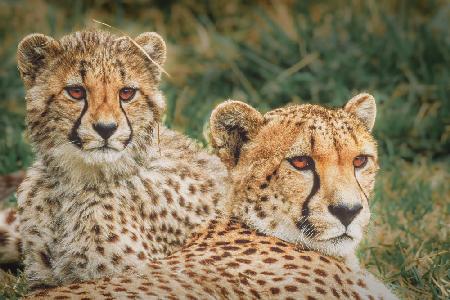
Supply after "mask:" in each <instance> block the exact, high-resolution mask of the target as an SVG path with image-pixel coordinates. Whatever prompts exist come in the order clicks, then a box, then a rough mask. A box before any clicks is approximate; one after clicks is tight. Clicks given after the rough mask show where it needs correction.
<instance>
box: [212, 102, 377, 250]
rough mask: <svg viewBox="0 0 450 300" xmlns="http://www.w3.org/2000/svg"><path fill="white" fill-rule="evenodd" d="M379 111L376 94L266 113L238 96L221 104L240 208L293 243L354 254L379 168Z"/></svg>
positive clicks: (218, 129)
mask: <svg viewBox="0 0 450 300" xmlns="http://www.w3.org/2000/svg"><path fill="white" fill-rule="evenodd" d="M375 114H376V106H375V100H374V98H373V97H372V96H371V95H368V94H360V95H358V96H356V97H354V98H352V99H351V100H350V101H348V103H347V104H346V105H345V107H344V108H342V109H327V108H324V107H321V106H318V105H309V104H306V105H293V106H288V107H285V108H279V109H275V110H273V111H270V112H268V113H266V114H265V115H262V114H260V113H259V112H258V111H256V110H255V109H254V108H252V107H250V106H249V105H247V104H245V103H242V102H238V101H228V102H225V103H223V104H221V105H219V106H218V107H217V108H216V109H215V110H214V112H213V113H212V115H211V122H210V126H211V136H212V143H213V146H214V147H215V149H216V150H217V153H218V155H219V156H220V157H221V159H222V160H223V161H224V162H225V163H226V165H227V166H228V168H229V170H230V174H231V177H232V184H233V190H232V193H231V195H232V199H231V210H232V213H233V214H234V215H236V216H237V217H239V218H240V219H242V220H243V221H244V222H246V223H247V224H248V225H249V226H251V227H253V228H255V229H257V230H259V231H261V232H264V233H266V234H269V235H272V236H276V237H278V238H280V239H283V240H285V241H288V242H292V243H298V244H301V245H302V246H304V247H307V248H310V249H313V250H317V251H320V252H322V253H324V254H327V255H333V256H349V255H352V254H353V253H354V250H355V248H356V246H357V245H358V243H359V242H360V240H361V238H362V236H363V232H364V229H365V228H366V226H367V224H368V222H369V218H370V211H369V199H370V197H371V195H372V192H373V188H374V181H375V174H376V172H377V169H378V165H377V149H376V148H377V147H376V143H375V141H374V139H373V137H372V135H371V133H370V131H371V130H372V127H373V125H374V122H375Z"/></svg>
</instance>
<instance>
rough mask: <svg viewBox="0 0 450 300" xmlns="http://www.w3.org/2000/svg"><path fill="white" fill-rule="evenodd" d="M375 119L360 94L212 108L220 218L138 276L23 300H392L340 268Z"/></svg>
mask: <svg viewBox="0 0 450 300" xmlns="http://www.w3.org/2000/svg"><path fill="white" fill-rule="evenodd" d="M375 113H376V107H375V102H374V99H373V97H372V96H370V95H368V94H360V95H358V96H356V97H354V98H352V99H351V100H350V101H349V102H348V103H347V105H346V106H345V107H344V108H343V109H334V110H333V109H326V108H324V107H320V106H317V105H293V106H288V107H285V108H281V109H276V110H273V111H271V112H268V113H266V114H265V115H262V114H260V113H259V112H257V111H256V110H255V109H254V108H252V107H250V106H249V105H247V104H244V103H242V102H237V101H229V102H226V103H224V104H221V105H219V106H218V107H217V108H216V109H215V110H214V112H213V113H212V117H211V122H210V123H211V126H210V127H211V136H212V143H213V146H214V147H215V149H216V150H217V153H218V155H219V156H220V157H221V159H222V160H223V161H224V163H225V164H226V166H227V168H228V169H229V171H230V176H231V186H230V190H231V192H230V193H229V198H228V202H227V204H226V207H227V208H226V214H225V215H224V216H222V217H221V218H218V219H216V220H213V221H211V222H210V223H209V226H208V228H205V229H204V230H203V231H202V232H199V233H197V234H195V235H194V236H193V237H192V238H191V239H190V240H189V241H188V242H187V244H186V246H185V247H183V248H182V250H180V251H178V252H175V253H173V254H172V255H170V256H169V257H167V258H164V259H161V260H158V261H154V262H150V263H148V271H147V272H144V273H142V274H140V275H138V276H134V275H132V276H130V275H128V274H124V275H121V276H118V277H113V278H102V279H100V280H97V281H88V282H84V283H80V284H73V285H68V286H64V287H58V288H56V289H46V290H41V291H39V292H36V293H34V294H31V295H29V298H28V299H70V298H77V297H79V298H85V299H124V298H127V297H128V298H135V299H309V300H311V299H397V298H396V296H395V295H393V294H392V292H391V291H390V290H389V289H388V288H387V287H386V286H384V285H383V284H382V283H381V282H380V281H378V280H377V279H376V278H375V277H374V276H373V275H371V274H370V273H368V272H367V271H366V270H364V269H362V268H360V267H359V266H358V265H356V264H355V262H354V260H353V258H352V256H353V255H354V247H355V246H356V245H357V244H358V242H359V240H360V239H361V236H362V234H363V228H362V227H364V226H366V225H367V222H368V218H369V207H368V205H367V204H368V203H367V202H368V200H369V199H370V196H371V194H372V192H373V187H374V185H373V184H374V178H375V173H376V171H377V169H378V163H377V151H376V144H375V141H374V139H373V138H372V136H371V134H370V130H371V129H372V127H373V125H374V120H375ZM305 203H306V204H305ZM355 207H356V209H355ZM274 222H275V224H274ZM305 224H307V225H305ZM349 256H350V259H349Z"/></svg>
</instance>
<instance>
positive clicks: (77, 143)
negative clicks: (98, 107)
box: [69, 99, 88, 148]
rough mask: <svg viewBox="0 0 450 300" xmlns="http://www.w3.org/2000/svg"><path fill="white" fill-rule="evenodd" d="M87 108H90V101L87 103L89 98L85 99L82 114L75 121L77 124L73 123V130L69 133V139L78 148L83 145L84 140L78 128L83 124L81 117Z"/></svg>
mask: <svg viewBox="0 0 450 300" xmlns="http://www.w3.org/2000/svg"><path fill="white" fill-rule="evenodd" d="M87 109H88V103H87V100H86V99H84V107H83V110H82V111H81V114H80V116H79V117H78V119H77V120H76V121H75V124H73V127H72V130H71V131H70V133H69V141H71V142H72V143H73V144H74V145H75V146H77V147H78V148H81V146H82V145H83V142H82V141H81V138H80V136H79V135H78V128H79V127H80V125H81V119H82V118H83V116H84V114H85V113H86V111H87Z"/></svg>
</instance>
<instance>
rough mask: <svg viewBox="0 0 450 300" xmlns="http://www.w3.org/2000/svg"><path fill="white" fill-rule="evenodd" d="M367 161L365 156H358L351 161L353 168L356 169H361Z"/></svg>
mask: <svg viewBox="0 0 450 300" xmlns="http://www.w3.org/2000/svg"><path fill="white" fill-rule="evenodd" d="M367 161H368V158H367V155H358V156H357V157H355V158H354V159H353V166H354V167H355V168H357V169H361V168H363V167H364V166H365V165H366V164H367Z"/></svg>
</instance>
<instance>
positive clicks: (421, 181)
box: [0, 0, 450, 299]
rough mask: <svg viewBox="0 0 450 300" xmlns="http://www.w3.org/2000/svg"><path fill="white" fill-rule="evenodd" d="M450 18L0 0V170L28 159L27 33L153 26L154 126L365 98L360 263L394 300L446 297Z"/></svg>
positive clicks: (365, 5)
mask: <svg viewBox="0 0 450 300" xmlns="http://www.w3.org/2000/svg"><path fill="white" fill-rule="evenodd" d="M449 18H450V4H449V2H448V1H438V0H434V1H433V0H429V1H425V0H422V1H420V0H403V1H401V0H399V1H393V0H391V1H388V0H367V1H363V0H361V1H359V0H353V1H337V0H335V1H317V0H316V1H313V0H311V1H306V0H303V1H273V2H271V1H235V0H227V1H206V0H204V1H195V0H186V1H162V0H161V1H156V0H155V1H144V0H134V1H133V0H123V1H119V0H116V1H106V0H85V1H56V0H54V1H50V0H49V1H43V0H36V1H23V0H15V1H13V0H11V1H8V0H0V40H1V43H0V62H1V68H0V174H3V175H7V174H11V173H12V174H16V175H17V174H20V173H15V172H17V171H20V170H23V169H24V168H26V167H27V166H28V165H30V163H31V162H32V161H33V155H32V152H31V149H30V146H29V144H28V142H27V139H26V136H25V135H24V126H25V124H24V113H25V107H24V90H23V86H22V82H21V80H20V78H19V74H18V71H17V64H16V58H15V54H16V47H17V44H18V43H19V41H20V40H21V39H22V38H23V37H24V36H25V35H27V34H29V33H32V32H40V33H44V34H47V35H51V36H54V37H57V38H59V37H61V36H63V35H64V34H66V33H69V32H72V31H74V30H80V29H84V28H99V29H103V30H110V31H114V29H110V28H107V27H105V26H102V25H99V24H96V23H94V22H93V19H96V20H100V21H102V22H105V23H108V24H110V25H112V26H114V27H117V28H119V29H120V30H122V31H124V32H126V33H127V34H129V35H131V36H136V35H138V34H139V33H141V32H143V31H156V32H158V33H159V34H161V35H162V36H163V37H164V38H165V40H166V41H167V44H168V61H167V64H166V65H165V69H166V70H167V71H168V73H169V74H170V77H168V76H164V78H163V84H162V90H163V91H164V92H165V95H166V97H167V102H168V109H167V112H166V116H165V123H166V124H167V125H168V126H169V127H171V128H174V129H176V130H178V131H181V132H184V133H186V134H187V135H189V136H191V137H193V138H196V139H197V140H199V141H200V142H202V143H204V144H205V145H206V142H205V139H204V133H205V131H206V130H207V129H206V124H207V122H208V119H209V115H210V112H211V110H212V109H213V107H214V106H215V105H217V104H218V103H220V102H221V101H224V100H226V99H228V98H232V99H237V100H242V101H246V102H248V103H250V104H251V105H253V106H255V107H257V108H258V109H260V110H261V111H267V110H270V109H272V108H276V107H279V106H283V105H285V104H287V103H320V104H324V105H328V106H342V105H343V104H344V103H345V102H346V101H347V100H348V99H349V98H350V97H351V96H353V95H354V94H356V93H358V92H361V91H367V92H369V93H372V94H373V95H374V96H375V98H376V100H377V105H378V115H377V123H376V126H375V130H374V133H375V135H376V137H377V140H378V142H379V150H380V160H381V171H380V173H379V176H378V183H377V188H376V196H375V199H374V201H373V202H372V203H371V205H372V211H373V217H372V225H371V227H370V229H369V232H368V233H367V238H366V240H365V241H364V242H363V243H362V245H361V247H360V249H359V255H360V258H361V261H362V263H363V264H364V265H365V266H366V267H367V268H368V269H369V270H370V271H371V272H372V273H374V274H375V275H376V276H378V277H379V278H381V279H382V280H383V281H384V282H385V283H386V284H388V285H389V286H391V287H392V288H393V289H394V290H395V292H396V293H397V294H398V295H399V296H400V297H402V298H404V299H419V298H420V299H444V298H446V299H448V298H449V297H450V253H449V249H450V238H449V231H450V159H449V152H450V98H449V92H450V34H449V29H450V26H449ZM116 33H117V32H116ZM119 34H120V33H119ZM12 176H13V177H14V176H15V175H12ZM3 178H6V177H3ZM10 178H11V176H10V177H9V179H10ZM3 181H4V182H6V181H5V180H3ZM0 184H1V183H0ZM3 201H4V204H5V205H14V203H15V198H14V195H8V196H7V197H6V200H3ZM25 284H26V283H24V282H23V280H22V281H21V276H20V269H19V271H18V273H14V274H9V275H8V274H6V273H5V272H3V277H2V279H1V280H0V298H2V297H4V298H14V297H17V296H19V295H20V293H21V291H22V289H23V286H25Z"/></svg>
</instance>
